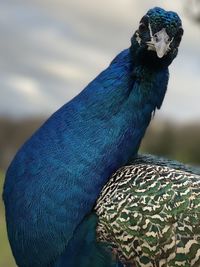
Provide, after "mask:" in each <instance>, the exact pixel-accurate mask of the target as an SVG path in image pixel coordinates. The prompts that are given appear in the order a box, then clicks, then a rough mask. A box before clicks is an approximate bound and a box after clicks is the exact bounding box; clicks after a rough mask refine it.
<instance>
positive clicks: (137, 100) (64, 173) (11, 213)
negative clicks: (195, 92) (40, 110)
mask: <svg viewBox="0 0 200 267" xmlns="http://www.w3.org/2000/svg"><path fill="white" fill-rule="evenodd" d="M182 35H183V28H182V22H181V19H180V18H179V16H178V15H177V14H176V13H175V12H171V11H165V10H164V9H161V8H158V7H156V8H153V9H150V10H149V11H148V12H147V13H146V15H144V17H143V18H142V19H141V21H140V24H139V27H138V29H137V30H136V32H135V33H134V35H133V37H132V38H131V46H130V47H129V48H128V49H125V50H124V51H122V52H121V53H119V55H117V56H116V58H115V59H114V60H113V61H112V62H111V64H110V65H109V66H108V68H107V69H106V70H104V71H103V72H102V73H100V74H99V75H98V76H97V77H96V78H95V79H94V80H93V81H92V82H91V83H89V85H88V86H86V88H85V89H84V90H83V91H82V92H81V93H80V94H79V95H77V96H76V97H75V98H73V99H72V100H71V101H69V102H68V103H66V104H65V105H64V106H63V107H61V108H60V109H59V110H58V111H56V112H55V113H54V114H53V115H52V116H51V117H50V118H49V119H48V120H47V121H46V122H45V123H44V124H43V125H42V126H41V128H39V129H38V130H37V131H36V132H35V133H34V134H33V135H32V137H31V138H30V139H29V140H27V141H26V142H25V144H24V145H23V146H22V147H21V148H20V150H19V151H18V153H17V154H16V156H15V157H14V159H13V161H12V162H11V164H10V166H9V168H8V170H7V174H6V179H5V185H4V192H3V199H4V203H5V211H6V222H7V231H8V237H9V241H10V245H11V248H12V252H13V255H14V257H15V260H16V263H17V265H18V266H19V267H39V266H40V267H43V266H48V267H52V266H53V267H58V266H59V267H61V266H63V267H64V266H67V267H69V266H83V267H86V266H111V262H113V261H112V259H110V258H109V255H110V254H109V253H108V251H107V248H104V246H101V245H100V246H99V245H98V244H96V243H95V241H94V238H95V233H94V231H88V230H91V229H96V228H95V227H96V225H97V217H96V215H95V214H93V213H92V214H91V211H92V209H93V207H94V205H95V201H96V200H97V198H98V196H99V194H100V192H101V190H102V188H103V186H104V185H105V184H106V182H107V181H108V179H109V177H110V176H111V175H112V174H113V173H114V172H115V171H117V169H119V168H120V167H122V166H124V165H125V164H126V163H127V162H128V160H129V159H130V157H132V156H134V155H136V154H137V151H138V148H139V146H140V143H141V140H142V138H143V136H144V134H145V130H146V128H147V127H148V125H149V123H150V121H151V118H152V115H153V114H154V113H155V111H156V109H159V108H160V107H161V105H162V102H163V99H164V96H165V93H166V90H167V83H168V78H169V71H168V66H169V65H170V64H171V63H172V61H173V59H174V58H175V57H176V56H177V53H178V47H179V44H180V42H181V38H182ZM93 241H94V242H93ZM90 242H93V245H94V246H93V248H94V251H93V250H92V247H90V246H89V244H90ZM83 244H84V248H83ZM87 245H88V246H87ZM92 251H93V252H94V253H93V255H91V254H90V255H88V253H89V252H92ZM95 253H97V254H98V255H96V256H94V255H95ZM102 253H103V254H102ZM105 254H106V255H107V256H106V257H104V256H102V255H105ZM98 256H99V257H98ZM97 258H98V260H97ZM76 260H79V262H80V264H79V263H77V265H76V264H75V263H74V262H75V261H76ZM92 262H95V264H93V265H92ZM78 264H79V265H78ZM98 264H99V265H98ZM103 264H104V265H103Z"/></svg>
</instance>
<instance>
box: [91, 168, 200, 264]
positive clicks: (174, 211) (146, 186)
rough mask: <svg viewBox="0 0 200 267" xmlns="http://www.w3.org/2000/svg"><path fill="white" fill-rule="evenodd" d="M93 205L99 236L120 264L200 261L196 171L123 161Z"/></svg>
mask: <svg viewBox="0 0 200 267" xmlns="http://www.w3.org/2000/svg"><path fill="white" fill-rule="evenodd" d="M95 209H96V212H97V215H98V216H99V224H98V227H97V234H98V239H99V240H100V241H102V242H106V243H108V244H109V245H110V246H111V248H112V249H113V251H114V252H115V253H116V254H117V256H118V257H119V259H120V260H121V261H122V262H123V263H124V264H134V266H137V267H139V266H141V267H154V266H159V267H161V266H173V267H175V266H185V267H186V266H188V267H189V266H200V176H198V175H193V174H190V173H187V172H183V171H179V170H175V169H172V168H168V167H163V166H157V165H148V164H137V165H131V166H126V167H123V168H121V169H119V170H118V171H117V172H116V173H115V174H114V175H113V176H112V177H111V179H110V181H109V182H108V183H107V185H106V186H105V187H104V188H103V190H102V193H101V195H100V197H99V199H98V201H97V205H96V207H95Z"/></svg>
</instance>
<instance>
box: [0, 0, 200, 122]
mask: <svg viewBox="0 0 200 267" xmlns="http://www.w3.org/2000/svg"><path fill="white" fill-rule="evenodd" d="M187 2H189V1H187ZM183 3H184V1H183V0H176V1H173V0H159V1H155V0H148V1H147V0H95V1H94V0H65V1H64V0H52V1H51V0H48V1H47V0H42V1H41V0H40V1H37V0H22V1H18V0H15V1H13V0H5V1H4V0H0V36H1V41H0V116H4V115H6V116H13V117H26V116H35V115H37V116H38V115H39V116H41V115H45V116H47V115H49V114H50V113H52V112H53V111H55V110H56V109H57V108H59V107H60V106H61V105H62V104H64V103H65V102H66V101H68V100H69V99H70V98H72V97H73V96H74V95H76V94H77V93H78V92H80V91H81V90H82V89H83V88H84V86H86V85H87V84H88V83H89V82H90V81H91V80H92V79H93V78H95V76H96V75H97V74H98V73H99V72H100V71H102V70H103V69H104V68H105V67H106V66H107V65H108V64H109V63H110V61H111V60H112V58H113V57H114V56H115V55H116V54H117V53H119V52H120V51H121V50H123V49H124V48H127V47H129V45H130V38H131V36H132V34H133V33H134V31H135V30H136V28H137V26H138V22H139V20H140V18H141V17H142V16H143V15H144V13H146V11H147V10H148V9H149V8H151V7H154V6H161V7H164V8H166V9H170V10H174V11H177V12H178V13H179V15H180V16H181V18H182V20H183V26H184V29H185V34H184V38H183V41H182V44H181V47H180V50H179V56H178V57H177V59H176V60H175V61H174V63H173V64H172V66H171V67H170V71H171V78H170V83H169V87H168V92H167V96H166V99H165V101H164V105H163V107H162V111H161V112H160V111H159V112H158V113H159V116H166V117H169V118H172V119H174V120H177V121H182V122H186V121H187V120H197V119H199V120H200V104H199V103H200V88H199V84H200V26H197V25H195V24H194V23H193V22H191V21H190V20H189V19H188V18H187V16H186V15H185V13H184V5H183Z"/></svg>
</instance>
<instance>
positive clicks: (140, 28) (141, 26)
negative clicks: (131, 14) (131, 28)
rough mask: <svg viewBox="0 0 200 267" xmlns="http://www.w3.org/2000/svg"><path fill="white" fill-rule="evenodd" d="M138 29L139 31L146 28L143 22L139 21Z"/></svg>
mask: <svg viewBox="0 0 200 267" xmlns="http://www.w3.org/2000/svg"><path fill="white" fill-rule="evenodd" d="M138 30H139V32H144V31H146V30H147V26H146V25H145V24H144V23H143V22H141V23H140V25H139V29H138Z"/></svg>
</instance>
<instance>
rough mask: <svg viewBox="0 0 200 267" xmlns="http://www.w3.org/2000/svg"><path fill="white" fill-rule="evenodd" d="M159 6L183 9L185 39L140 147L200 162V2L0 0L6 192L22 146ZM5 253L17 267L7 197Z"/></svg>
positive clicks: (0, 243)
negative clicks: (9, 234) (8, 231)
mask: <svg viewBox="0 0 200 267" xmlns="http://www.w3.org/2000/svg"><path fill="white" fill-rule="evenodd" d="M156 5H157V6H161V7H164V8H166V9H171V10H175V11H177V12H178V13H179V14H180V16H181V17H182V18H183V26H184V29H185V34H184V39H183V42H182V44H181V48H180V51H179V56H178V58H177V59H176V60H175V62H174V64H173V66H172V67H171V79H170V83H169V88H168V92H167V95H166V98H165V101H164V104H163V107H162V110H161V111H157V112H156V115H155V118H154V119H153V121H152V123H151V126H150V127H149V129H148V130H147V133H146V136H145V138H144V140H143V143H142V146H141V149H140V150H141V152H148V153H153V154H157V155H162V156H167V157H168V158H172V159H177V160H179V161H182V162H185V163H191V164H196V165H198V164H199V165H200V149H199V148H200V105H199V99H200V90H199V89H200V88H199V84H200V75H199V74H200V63H199V62H200V61H199V58H200V45H199V43H200V12H199V10H200V1H199V0H193V1H190V4H188V1H183V0H177V1H176V2H175V1H173V2H172V1H170V0H167V1H164V0H161V1H160V0H159V1H156V0H149V1H146V0H118V1H117V2H116V1H114V0H109V1H106V0H101V1H100V0H97V1H96V2H95V3H94V1H92V0H84V1H80V0H74V1H73V0H67V1H66V0H65V1H64V0H57V1H53V0H44V1H37V0H34V1H33V0H30V1H25V0H21V1H18V0H16V1H15V2H13V1H11V0H7V1H3V0H0V33H1V36H2V38H1V42H0V57H1V62H0V83H1V86H0V192H1V193H2V189H3V183H4V175H5V171H6V169H7V167H8V165H9V163H10V161H11V160H12V158H13V156H14V155H15V153H16V151H17V150H18V149H19V147H20V146H21V145H22V144H23V143H24V141H25V140H26V139H27V138H28V137H30V136H31V134H32V133H33V132H34V131H35V130H36V129H37V128H38V127H39V126H40V125H41V124H42V123H43V122H44V121H45V120H46V118H48V116H49V115H50V114H51V113H52V112H54V111H55V110H56V109H57V108H59V107H60V106H61V105H62V104H64V103H65V102H67V101H68V100H69V99H70V98H72V97H73V96H74V95H76V94H77V93H78V92H79V91H80V90H81V89H82V88H84V86H85V85H86V84H87V83H88V82H89V81H90V80H91V79H93V78H94V77H95V76H96V75H97V74H98V73H99V72H100V71H101V70H102V69H104V68H105V67H106V66H107V64H108V63H109V62H110V61H111V59H112V58H113V57H114V56H115V55H116V54H117V53H118V52H119V51H120V50H122V49H124V48H126V47H127V46H129V40H130V37H131V35H132V33H133V31H134V30H135V29H136V27H137V25H138V21H139V20H140V18H141V16H142V15H143V14H144V12H146V10H147V9H149V8H150V7H154V6H156ZM113 6H114V7H115V12H113ZM0 252H1V253H0V267H14V266H15V263H14V260H13V257H12V254H11V251H10V248H9V244H8V241H7V235H6V226H5V218H4V207H3V203H2V200H0Z"/></svg>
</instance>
